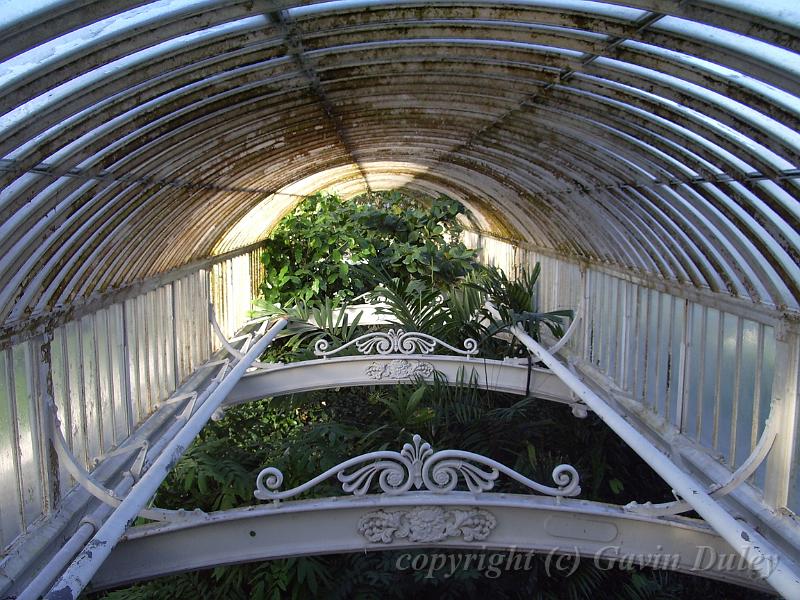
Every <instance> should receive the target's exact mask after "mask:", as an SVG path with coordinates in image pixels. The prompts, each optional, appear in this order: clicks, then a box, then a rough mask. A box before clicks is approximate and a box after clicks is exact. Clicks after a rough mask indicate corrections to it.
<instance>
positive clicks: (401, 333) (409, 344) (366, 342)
mask: <svg viewBox="0 0 800 600" xmlns="http://www.w3.org/2000/svg"><path fill="white" fill-rule="evenodd" d="M463 345H464V350H460V349H458V348H456V347H455V346H451V345H450V344H448V343H447V342H443V341H442V340H440V339H439V338H435V337H433V336H432V335H428V334H427V333H419V332H417V331H408V332H407V331H405V330H403V329H390V330H389V331H375V332H372V333H366V334H364V335H362V336H359V337H357V338H356V339H354V340H351V341H349V342H347V343H346V344H342V345H341V346H339V347H337V348H334V349H333V350H328V348H329V347H330V342H329V341H328V340H326V339H319V340H317V343H316V344H314V354H316V355H317V356H322V357H328V356H333V355H334V354H338V353H339V352H341V351H342V350H344V349H345V348H350V347H352V346H355V347H356V350H358V352H359V353H361V354H373V353H374V354H430V353H431V352H433V351H434V350H435V349H436V347H437V346H441V347H442V348H447V349H448V350H450V351H451V352H455V353H456V354H461V355H463V356H468V357H469V356H474V355H476V354H477V353H478V342H477V341H476V340H474V339H473V338H467V339H466V340H464V343H463Z"/></svg>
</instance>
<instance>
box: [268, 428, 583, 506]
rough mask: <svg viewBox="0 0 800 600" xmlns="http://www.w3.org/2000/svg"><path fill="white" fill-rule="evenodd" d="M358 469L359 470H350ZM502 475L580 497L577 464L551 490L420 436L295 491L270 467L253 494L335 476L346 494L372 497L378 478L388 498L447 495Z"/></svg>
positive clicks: (280, 495)
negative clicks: (418, 492)
mask: <svg viewBox="0 0 800 600" xmlns="http://www.w3.org/2000/svg"><path fill="white" fill-rule="evenodd" d="M363 463H368V464H365V465H364V464H363ZM358 465H363V466H358ZM353 467H358V468H356V469H355V470H353V471H351V472H348V470H349V469H352V468H353ZM500 473H503V474H504V475H506V476H507V477H509V478H511V479H513V480H514V481H517V482H518V483H521V484H522V485H524V486H525V487H527V488H529V489H531V490H533V491H535V492H538V493H540V494H544V495H548V496H577V495H578V494H579V493H580V491H581V488H580V478H579V476H578V472H577V471H576V470H575V468H574V467H573V466H572V465H566V464H561V465H558V466H557V467H556V468H555V469H553V481H554V482H555V483H556V485H557V486H558V487H550V486H546V485H542V484H541V483H537V482H536V481H533V480H531V479H528V478H527V477H525V476H524V475H522V474H520V473H517V472H516V471H514V470H513V469H511V468H509V467H507V466H505V465H503V464H501V463H499V462H497V461H495V460H492V459H491V458H487V457H485V456H481V455H480V454H475V453H473V452H466V451H463V450H440V451H439V452H434V451H433V448H431V445H430V444H429V443H428V442H425V441H423V440H422V438H421V437H420V436H419V435H415V436H414V437H413V439H412V443H410V444H409V443H406V444H404V445H403V448H402V450H401V451H400V452H393V451H388V450H381V451H378V452H369V453H367V454H362V455H360V456H356V457H354V458H351V459H349V460H346V461H344V462H342V463H339V464H338V465H336V466H335V467H332V468H330V469H328V470H327V471H325V472H324V473H322V474H320V475H318V476H317V477H315V478H314V479H311V480H310V481H307V482H306V483H304V484H303V485H299V486H297V487H295V488H292V489H290V490H285V491H280V487H281V485H283V473H282V472H281V471H280V470H279V469H276V468H275V467H267V468H266V469H263V470H262V471H261V472H260V473H259V474H258V477H257V478H256V490H255V492H254V495H255V497H256V498H258V499H260V500H283V499H286V498H291V497H293V496H298V495H299V494H302V493H303V492H305V491H307V490H309V489H311V488H313V487H314V486H316V485H317V484H319V483H321V482H323V481H325V480H326V479H328V478H330V477H332V476H333V475H336V477H337V478H338V479H339V481H341V482H342V490H343V491H344V492H345V493H348V494H350V493H352V494H353V495H355V496H363V495H365V494H367V493H368V492H369V490H370V488H371V487H372V484H373V481H375V480H376V478H377V484H378V487H379V488H380V489H381V491H382V492H383V493H384V494H389V495H399V494H404V493H406V492H408V491H409V490H411V489H412V488H414V489H416V490H421V489H423V488H424V490H427V491H430V492H435V493H439V494H442V493H447V492H450V491H453V490H454V489H455V488H456V486H457V485H458V484H459V482H460V481H463V483H464V484H465V485H466V487H467V489H468V490H469V491H470V492H472V493H473V494H480V493H482V492H485V491H487V490H490V489H492V488H493V487H494V482H495V480H496V479H497V477H498V476H499V474H500Z"/></svg>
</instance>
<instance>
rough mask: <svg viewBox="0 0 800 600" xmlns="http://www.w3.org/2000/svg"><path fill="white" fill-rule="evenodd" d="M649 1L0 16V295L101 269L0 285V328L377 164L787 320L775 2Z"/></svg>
mask: <svg viewBox="0 0 800 600" xmlns="http://www.w3.org/2000/svg"><path fill="white" fill-rule="evenodd" d="M661 4H662V3H658V2H655V1H650V0H641V1H638V2H629V3H626V5H623V4H622V3H617V2H615V3H604V2H591V1H582V0H539V1H536V0H516V1H513V2H503V3H496V2H481V1H468V2H457V3H454V2H451V1H447V0H437V1H436V2H428V3H422V4H421V3H419V2H416V1H414V2H412V1H410V0H408V1H407V0H378V1H366V0H339V1H335V2H316V3H300V4H297V5H294V4H292V3H289V2H284V3H280V4H276V5H275V6H276V8H275V12H274V13H271V14H269V15H267V14H264V13H261V12H258V11H257V10H255V9H253V8H252V6H251V5H250V3H247V2H228V3H219V2H216V1H211V0H207V1H201V2H198V1H194V0H192V1H189V0H158V1H155V2H144V1H137V0H129V1H125V2H119V3H117V4H114V5H113V6H112V5H110V4H108V3H101V2H98V0H87V2H86V3H84V4H82V5H81V6H75V4H74V3H71V2H41V1H40V2H36V1H25V2H20V1H17V0H0V22H2V23H5V25H4V26H3V27H0V31H2V32H3V36H0V38H2V39H4V41H3V42H2V48H3V50H4V52H3V53H2V54H0V55H2V56H9V58H8V59H7V60H5V61H4V62H0V90H2V92H3V93H2V94H0V161H2V162H0V167H1V168H0V177H3V185H2V187H0V189H2V192H0V212H2V214H3V218H2V223H0V227H1V228H2V231H3V232H4V236H3V239H2V241H0V255H2V256H3V257H4V260H3V262H2V263H0V278H2V280H3V281H11V280H12V277H13V278H14V279H13V286H24V285H25V284H26V282H30V281H33V280H35V279H36V277H35V273H36V272H37V269H40V268H42V267H43V265H45V264H49V263H48V261H49V259H48V258H47V257H52V256H55V255H56V253H57V254H58V256H62V255H63V256H65V257H67V256H69V257H70V258H69V260H70V261H76V260H78V259H79V258H80V257H81V256H89V255H88V254H82V253H83V252H84V249H85V248H90V247H95V246H97V244H98V237H99V236H104V235H107V236H111V238H112V241H111V242H108V241H105V242H104V244H106V246H107V247H111V248H116V250H115V251H114V252H110V253H109V255H108V256H107V257H98V258H96V260H98V261H99V263H98V264H97V265H96V266H95V267H94V268H95V269H96V270H97V272H104V269H107V270H108V275H107V276H106V275H103V276H102V277H100V276H95V277H94V278H93V279H92V280H89V279H87V280H85V281H81V282H70V283H69V285H66V284H65V285H64V286H63V290H62V291H59V289H58V286H55V287H53V286H51V287H50V288H48V290H47V291H42V292H41V293H40V291H36V292H35V293H34V294H33V295H31V294H24V301H20V302H22V304H17V305H14V300H13V298H19V297H21V296H20V295H19V294H18V293H17V291H16V290H14V289H8V290H6V291H5V293H4V294H3V296H2V297H3V298H5V299H6V300H7V305H6V306H5V307H0V308H1V309H2V311H0V321H2V319H3V318H5V317H6V316H8V315H9V314H14V315H21V314H25V312H26V310H27V304H26V303H28V302H30V303H31V304H32V305H35V306H36V307H41V306H47V305H48V304H55V303H59V302H61V303H63V302H69V301H70V300H71V298H70V297H68V295H66V294H67V292H66V291H65V290H72V289H81V290H88V292H91V289H92V281H99V280H103V281H110V282H114V284H116V285H123V284H124V283H125V282H128V281H133V280H135V279H136V278H139V277H142V276H143V274H144V271H143V270H142V269H146V267H144V266H142V265H145V264H146V262H147V261H146V260H140V261H135V265H134V264H131V266H130V267H120V266H119V265H120V264H123V263H124V261H123V260H122V258H121V257H122V255H123V254H122V253H125V252H131V251H135V252H136V253H138V254H140V255H142V256H147V255H148V253H153V256H156V255H157V256H162V254H163V252H164V248H167V247H169V248H171V249H172V250H170V254H169V256H170V257H171V258H170V260H169V261H167V262H169V264H171V265H172V266H173V267H177V266H179V265H181V264H184V263H186V262H187V261H190V260H192V259H197V258H201V257H204V256H207V255H208V254H209V253H211V252H212V251H213V250H214V248H217V247H219V246H220V244H221V243H222V241H221V240H225V239H236V241H237V242H236V243H241V244H243V245H247V244H250V243H253V242H255V241H258V239H260V238H261V237H263V236H264V235H266V233H265V232H266V229H265V228H264V227H245V226H242V225H241V219H243V218H245V216H246V215H247V214H250V213H252V212H253V211H254V210H256V208H257V207H258V206H259V205H260V203H261V202H262V201H263V200H264V199H265V198H269V197H271V196H272V195H273V194H275V193H277V192H278V191H279V190H282V189H289V188H291V185H292V184H293V183H294V182H299V181H306V182H309V181H316V180H317V179H314V175H315V174H316V173H322V172H324V173H329V174H335V177H338V178H340V180H338V181H329V178H327V177H326V178H322V179H325V181H326V183H327V184H328V185H341V186H343V187H347V186H351V185H352V179H353V178H357V179H360V182H361V183H360V185H361V186H362V187H365V188H366V187H368V185H369V179H370V177H373V178H374V179H373V180H374V181H397V180H399V179H398V178H399V175H398V174H396V173H393V172H392V170H393V169H400V167H399V166H398V165H403V167H402V170H403V176H404V177H412V180H411V182H410V183H409V185H412V186H413V187H414V188H415V189H418V190H421V191H425V190H430V191H431V193H439V192H441V191H442V190H447V191H448V193H450V194H451V195H453V196H454V197H459V198H462V199H464V200H465V202H467V203H469V204H470V205H471V206H474V207H475V210H476V211H482V212H481V214H479V215H478V216H477V221H479V222H484V223H487V224H491V227H493V228H495V231H494V232H495V233H496V234H498V235H503V236H505V237H516V238H519V239H523V240H536V244H537V245H539V246H542V247H543V248H545V249H549V250H552V251H562V250H563V251H564V252H568V253H570V254H573V255H576V256H574V258H578V259H580V260H590V261H600V262H603V263H608V262H611V263H614V264H616V266H618V267H620V268H624V269H629V270H631V271H633V272H644V273H650V274H656V275H658V276H660V277H665V278H668V279H670V278H672V279H677V280H683V279H685V274H686V273H687V272H691V273H695V274H696V275H694V276H693V280H697V281H701V284H702V285H703V286H705V287H707V288H709V289H711V290H713V291H719V292H722V293H733V294H736V295H741V296H744V297H747V296H748V294H750V291H753V297H752V299H753V300H756V301H759V302H764V303H766V304H769V305H772V306H774V307H776V308H779V309H791V310H795V309H799V308H800V281H798V270H797V267H798V260H800V259H798V257H800V240H798V233H797V232H798V229H800V224H799V223H798V216H799V214H798V213H800V210H798V208H797V206H798V202H797V201H798V199H799V198H800V177H798V169H800V161H799V160H798V157H800V133H798V131H800V54H798V53H797V52H796V51H795V49H797V48H800V41H798V40H799V39H800V38H798V32H800V28H799V27H798V23H800V8H798V6H797V3H796V2H794V1H791V2H790V1H788V0H781V1H771V2H746V1H744V0H720V1H718V2H704V3H703V10H702V11H698V10H695V8H696V7H693V6H692V5H691V4H687V5H685V6H684V5H676V6H675V7H674V8H672V9H671V12H670V13H669V14H662V13H657V12H654V11H655V9H656V8H657V7H661V8H663V7H662V6H661ZM368 9H369V10H368ZM114 10H117V11H118V14H113V12H114ZM93 15H101V16H99V17H95V16H93ZM698 15H700V16H698ZM45 22H46V23H47V25H46V26H43V25H42V24H43V23H45ZM754 22H757V24H758V26H757V27H753V26H752V23H754ZM48 36H50V38H48ZM12 49H13V50H12ZM268 140H280V143H276V144H266V143H264V142H265V141H268ZM408 173H413V176H411V175H408ZM332 176H333V175H332ZM322 179H318V180H319V181H322ZM304 189H305V188H304ZM632 198H638V202H639V204H636V203H635V202H633V201H632V200H631V199H632ZM67 199H69V200H67ZM609 201H613V202H614V203H615V204H614V205H615V206H616V207H617V208H616V209H615V210H618V211H620V212H619V214H618V215H617V216H616V218H614V219H612V218H609V219H607V220H606V221H605V222H604V221H603V220H601V219H599V217H596V218H595V217H593V218H592V219H589V218H588V217H587V218H586V219H585V220H582V217H581V216H580V215H582V214H585V213H586V212H587V211H589V212H592V214H595V215H601V214H606V210H605V207H606V205H607V203H608V202H609ZM133 207H135V210H136V211H137V212H136V214H139V215H141V219H142V223H143V224H144V225H143V226H142V227H141V228H138V229H137V231H136V232H135V233H134V232H132V231H130V230H127V229H125V228H124V227H121V225H120V224H121V223H127V222H128V220H129V218H130V214H131V211H132V210H134V208H133ZM78 208H80V210H78ZM565 209H567V210H565ZM643 210H646V211H649V216H648V218H647V219H642V217H641V214H642V211H643ZM176 211H177V212H176ZM256 212H257V211H256ZM85 213H86V214H89V213H91V214H92V215H102V218H100V217H97V218H96V220H97V227H96V228H93V229H92V231H87V229H86V228H85V227H80V223H81V219H85V218H86V217H85ZM178 213H180V214H181V215H182V216H183V218H182V219H179V220H177V222H176V219H175V215H176V214H178ZM82 214H84V217H81V216H79V215H82ZM44 223H47V227H42V226H41V225H42V224H44ZM620 227H629V228H630V229H629V230H626V231H622V230H620ZM22 229H27V231H28V232H33V231H36V232H37V234H36V236H35V239H34V237H32V236H31V235H23V233H22V231H21V230H22ZM232 231H235V232H238V233H236V234H235V235H229V236H227V237H226V234H227V232H232ZM242 232H252V234H250V233H248V234H246V235H245V234H244V233H242ZM565 232H569V234H567V233H565ZM663 232H671V233H670V235H673V236H674V239H671V240H666V239H663V238H664V234H663ZM247 235H252V236H254V237H252V238H248V237H247ZM568 235H569V239H567V236H568ZM681 244H684V245H686V247H687V248H688V247H691V249H692V250H691V252H690V253H687V252H684V251H683V250H681V249H680V248H681ZM720 245H723V246H726V247H730V248H729V249H725V248H721V247H720ZM34 246H35V250H34ZM225 247H226V248H227V247H228V246H227V245H226V246H225ZM134 249H135V250H134ZM559 249H560V250H559ZM115 252H119V253H120V254H119V255H117V254H115ZM652 253H656V254H658V255H659V259H658V260H657V261H655V260H653V259H652V256H649V255H650V254H652ZM689 254H691V256H692V257H694V258H688V256H689ZM92 256H94V255H92ZM93 260H95V258H93ZM159 260H160V259H159ZM687 260H694V261H696V264H684V263H686V261H687ZM159 264H167V263H164V262H159ZM23 265H24V266H25V267H24V269H23V268H22V267H23ZM658 265H660V266H658ZM669 265H674V266H673V267H670V266H669ZM709 265H722V268H724V269H725V270H727V271H730V272H722V271H720V272H715V271H714V269H715V268H717V267H711V268H710V267H709ZM25 269H29V270H30V271H29V272H28V271H26V270H25ZM654 269H657V270H658V272H657V273H653V271H654ZM670 269H673V270H672V271H670ZM90 270H91V269H79V271H80V273H81V275H79V274H78V271H76V274H75V275H74V276H75V277H90V275H86V274H85V273H87V272H88V271H90ZM112 273H113V275H112ZM700 273H702V275H699V274H700ZM729 281H734V282H736V283H735V284H733V285H732V287H731V285H729V284H728V283H727V282H729ZM37 294H38V295H37ZM48 294H53V296H52V297H50V296H48ZM3 311H4V312H3Z"/></svg>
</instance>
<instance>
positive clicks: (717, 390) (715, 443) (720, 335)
mask: <svg viewBox="0 0 800 600" xmlns="http://www.w3.org/2000/svg"><path fill="white" fill-rule="evenodd" d="M724 340H725V315H724V313H722V312H720V314H719V329H718V330H717V363H716V373H715V386H714V427H713V429H712V432H711V444H712V448H714V449H715V450H718V449H719V418H720V414H719V413H720V408H721V404H722V399H721V397H720V396H721V389H722V386H721V384H722V354H723V350H724V346H723V344H724Z"/></svg>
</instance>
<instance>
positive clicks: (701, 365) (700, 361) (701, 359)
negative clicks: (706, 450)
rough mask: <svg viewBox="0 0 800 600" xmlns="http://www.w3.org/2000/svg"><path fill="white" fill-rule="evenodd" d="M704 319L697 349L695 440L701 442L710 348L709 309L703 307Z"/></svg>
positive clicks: (701, 320) (701, 322) (701, 321)
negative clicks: (707, 356) (707, 351)
mask: <svg viewBox="0 0 800 600" xmlns="http://www.w3.org/2000/svg"><path fill="white" fill-rule="evenodd" d="M702 311H703V318H702V319H700V343H701V345H700V346H698V348H697V369H698V377H697V379H698V384H697V419H696V421H695V439H696V440H698V441H700V440H701V439H702V434H703V405H704V404H705V403H704V397H705V374H706V365H705V361H706V349H707V348H708V332H707V330H706V327H707V325H708V308H707V307H705V306H704V307H703V308H702Z"/></svg>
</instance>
